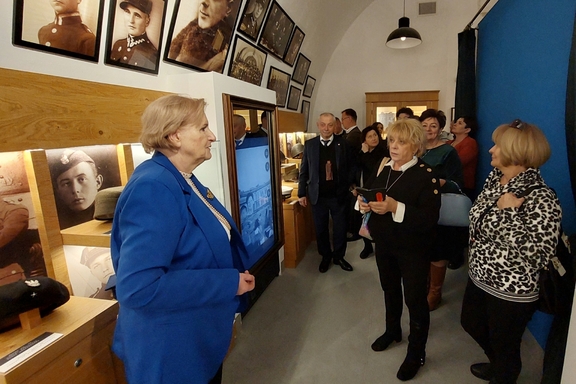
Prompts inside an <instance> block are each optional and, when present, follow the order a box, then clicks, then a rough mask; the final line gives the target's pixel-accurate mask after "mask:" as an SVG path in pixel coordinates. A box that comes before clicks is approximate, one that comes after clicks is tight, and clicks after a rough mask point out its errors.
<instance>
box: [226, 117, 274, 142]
mask: <svg viewBox="0 0 576 384" xmlns="http://www.w3.org/2000/svg"><path fill="white" fill-rule="evenodd" d="M233 124H234V126H233V129H234V141H235V145H236V148H245V147H249V146H253V145H262V144H263V143H265V142H267V140H268V139H267V136H266V135H264V136H262V135H259V134H254V133H250V132H247V131H246V119H245V118H244V116H242V115H236V114H235V115H234V120H233ZM257 138H258V139H259V140H257V141H256V140H255V139H257ZM246 139H249V140H248V141H249V142H251V144H252V145H249V143H248V141H246Z"/></svg>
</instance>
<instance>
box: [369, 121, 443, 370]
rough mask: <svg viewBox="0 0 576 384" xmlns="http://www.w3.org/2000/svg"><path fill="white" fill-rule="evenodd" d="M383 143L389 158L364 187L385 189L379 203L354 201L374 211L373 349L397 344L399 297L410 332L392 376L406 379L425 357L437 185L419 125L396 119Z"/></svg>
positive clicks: (400, 330)
mask: <svg viewBox="0 0 576 384" xmlns="http://www.w3.org/2000/svg"><path fill="white" fill-rule="evenodd" d="M387 140H388V149H389V150H390V158H391V160H390V161H389V162H388V163H387V164H386V165H385V166H383V167H379V168H381V169H378V170H377V171H376V172H375V174H373V175H372V177H371V178H370V180H367V182H366V187H367V188H384V190H385V196H383V197H384V199H383V201H368V202H364V197H363V196H361V195H360V196H358V203H359V207H360V210H361V211H362V212H370V211H371V212H373V213H372V214H371V216H370V220H369V222H368V227H369V229H370V234H371V236H372V238H373V239H374V241H375V254H376V264H377V266H378V272H379V275H380V284H381V286H382V290H383V291H384V304H385V307H386V331H385V333H384V334H383V335H382V336H380V337H378V338H377V339H376V341H374V343H373V344H372V349H373V350H374V351H383V350H385V349H386V348H388V346H389V345H390V344H392V342H400V341H401V340H402V328H401V318H402V309H403V302H402V300H403V298H404V300H405V302H406V305H407V307H408V311H409V314H410V334H409V336H408V352H407V354H406V358H405V359H404V362H403V363H402V365H401V366H400V369H399V370H398V373H397V375H396V376H397V377H398V379H400V380H402V381H406V380H410V379H412V378H413V377H414V376H415V375H416V373H417V372H418V370H419V369H420V367H421V366H422V365H424V362H425V359H426V341H427V339H428V329H429V326H430V313H429V310H428V301H427V299H426V296H427V293H428V288H427V278H428V270H429V266H430V262H429V259H428V257H427V251H428V248H429V247H430V244H432V242H431V241H430V239H431V238H433V236H434V231H435V230H436V223H437V222H438V215H439V210H440V193H439V188H440V187H439V183H438V180H437V179H436V178H435V177H434V176H433V172H432V169H431V168H430V167H429V166H428V165H426V164H425V163H424V162H423V161H422V160H420V159H419V157H420V156H421V155H422V153H423V152H424V150H425V145H426V137H425V134H424V130H423V128H422V125H421V124H420V122H418V121H417V120H415V119H403V120H399V121H396V122H395V123H393V124H392V125H391V126H390V127H389V128H388V137H387ZM402 284H403V285H404V293H402Z"/></svg>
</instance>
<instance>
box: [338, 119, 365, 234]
mask: <svg viewBox="0 0 576 384" xmlns="http://www.w3.org/2000/svg"><path fill="white" fill-rule="evenodd" d="M357 119H358V115H357V114H356V111H355V110H353V109H352V108H346V109H345V110H343V111H342V126H343V127H344V132H346V134H345V137H346V141H347V142H348V144H349V145H350V148H351V149H352V152H353V155H354V156H353V159H354V164H356V163H357V160H358V156H359V154H360V150H361V149H362V132H361V131H360V129H359V128H358V125H357V124H356V120H357ZM356 185H360V173H359V172H356V173H355V175H354V186H356ZM355 204H356V196H354V195H353V194H351V193H350V195H349V201H348V212H347V215H348V233H347V234H346V238H347V239H348V241H356V240H358V239H360V235H358V231H359V230H360V225H361V224H362V215H361V214H360V212H358V211H357V210H355V209H354V205H355Z"/></svg>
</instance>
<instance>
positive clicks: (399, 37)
mask: <svg viewBox="0 0 576 384" xmlns="http://www.w3.org/2000/svg"><path fill="white" fill-rule="evenodd" d="M403 15H404V16H403V17H401V18H400V20H398V29H395V30H394V31H392V33H391V34H390V36H388V40H386V45H387V46H388V47H390V48H394V49H405V48H412V47H415V46H417V45H420V43H422V38H421V37H420V34H419V33H418V31H417V30H415V29H414V28H410V19H409V18H407V17H406V0H404V13H403Z"/></svg>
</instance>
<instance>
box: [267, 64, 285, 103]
mask: <svg viewBox="0 0 576 384" xmlns="http://www.w3.org/2000/svg"><path fill="white" fill-rule="evenodd" d="M289 84H290V74H288V73H286V72H284V71H281V70H279V69H278V68H274V67H270V74H269V75H268V85H267V86H266V88H268V89H271V90H273V91H275V92H276V105H277V106H279V107H284V106H285V105H286V97H287V95H288V85H289Z"/></svg>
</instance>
